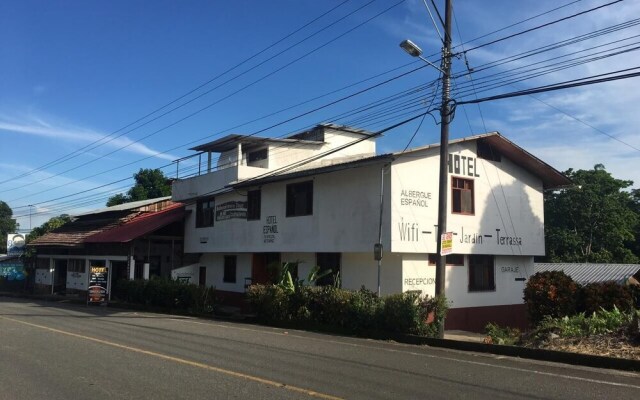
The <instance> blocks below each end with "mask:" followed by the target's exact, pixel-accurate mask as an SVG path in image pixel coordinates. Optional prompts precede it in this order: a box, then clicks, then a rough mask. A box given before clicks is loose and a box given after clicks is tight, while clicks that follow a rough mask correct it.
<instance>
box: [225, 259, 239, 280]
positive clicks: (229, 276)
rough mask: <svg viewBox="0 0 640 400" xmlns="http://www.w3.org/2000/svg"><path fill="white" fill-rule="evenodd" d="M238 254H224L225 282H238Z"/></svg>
mask: <svg viewBox="0 0 640 400" xmlns="http://www.w3.org/2000/svg"><path fill="white" fill-rule="evenodd" d="M237 260H238V258H237V256H224V275H223V277H222V281H223V282H225V283H236V263H237Z"/></svg>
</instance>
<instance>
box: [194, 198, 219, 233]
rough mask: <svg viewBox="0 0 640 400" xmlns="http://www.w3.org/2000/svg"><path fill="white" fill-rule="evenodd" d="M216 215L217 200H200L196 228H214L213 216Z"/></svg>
mask: <svg viewBox="0 0 640 400" xmlns="http://www.w3.org/2000/svg"><path fill="white" fill-rule="evenodd" d="M214 214H215V200H214V199H207V200H198V204H197V206H196V228H204V227H207V226H213V216H214Z"/></svg>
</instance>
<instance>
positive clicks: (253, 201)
mask: <svg viewBox="0 0 640 400" xmlns="http://www.w3.org/2000/svg"><path fill="white" fill-rule="evenodd" d="M261 200H262V194H261V191H260V189H258V190H250V191H249V192H248V193H247V220H249V221H254V220H258V219H260V207H261Z"/></svg>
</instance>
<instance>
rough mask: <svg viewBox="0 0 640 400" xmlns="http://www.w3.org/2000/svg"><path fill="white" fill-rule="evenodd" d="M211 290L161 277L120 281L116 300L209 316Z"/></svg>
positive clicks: (211, 288)
mask: <svg viewBox="0 0 640 400" xmlns="http://www.w3.org/2000/svg"><path fill="white" fill-rule="evenodd" d="M214 292H215V291H214V288H213V287H204V286H197V285H193V284H189V283H183V282H180V281H174V280H171V279H165V278H154V279H151V280H133V281H130V280H120V281H118V283H117V285H116V291H115V292H114V297H115V299H116V300H120V301H124V302H126V303H129V304H138V305H144V306H146V307H150V308H160V309H164V310H170V311H182V312H187V313H191V314H202V313H210V312H212V311H213V307H214V302H215V301H214Z"/></svg>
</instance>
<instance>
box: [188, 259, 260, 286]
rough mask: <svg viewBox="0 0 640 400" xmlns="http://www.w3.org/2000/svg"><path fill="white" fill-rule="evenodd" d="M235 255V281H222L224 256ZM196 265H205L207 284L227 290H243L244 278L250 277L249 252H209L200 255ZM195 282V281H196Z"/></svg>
mask: <svg viewBox="0 0 640 400" xmlns="http://www.w3.org/2000/svg"><path fill="white" fill-rule="evenodd" d="M227 255H228V256H231V255H235V256H237V259H236V281H235V283H231V282H224V280H223V278H224V256H227ZM198 266H203V267H207V280H206V285H207V286H214V287H215V288H216V289H218V290H225V291H229V292H244V278H250V277H251V254H248V253H224V254H221V253H215V254H214V253H209V254H203V255H202V257H200V263H199V264H198ZM196 283H197V282H196Z"/></svg>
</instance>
